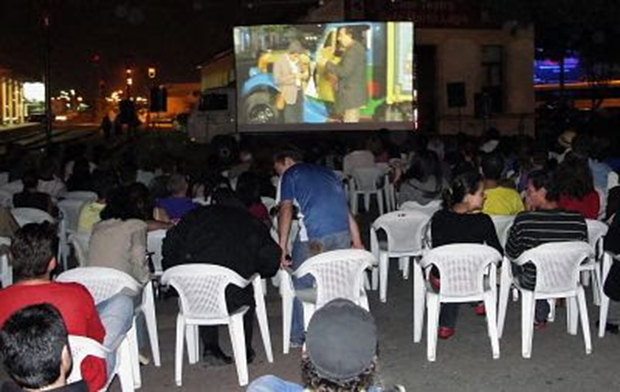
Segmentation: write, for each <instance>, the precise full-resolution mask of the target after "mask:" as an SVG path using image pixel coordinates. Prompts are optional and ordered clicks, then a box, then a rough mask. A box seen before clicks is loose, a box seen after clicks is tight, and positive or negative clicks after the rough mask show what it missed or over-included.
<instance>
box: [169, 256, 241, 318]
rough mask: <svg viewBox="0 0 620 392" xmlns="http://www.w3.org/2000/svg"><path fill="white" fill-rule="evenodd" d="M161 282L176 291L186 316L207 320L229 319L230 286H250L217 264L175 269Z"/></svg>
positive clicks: (179, 266) (186, 266)
mask: <svg viewBox="0 0 620 392" xmlns="http://www.w3.org/2000/svg"><path fill="white" fill-rule="evenodd" d="M161 282H162V284H164V285H170V286H172V287H174V288H175V289H176V291H177V293H178V294H179V298H180V299H181V311H182V313H183V315H185V316H186V317H194V318H207V319H210V318H225V317H228V315H229V313H228V308H227V307H226V296H225V291H226V287H227V286H228V285H229V284H234V285H235V286H238V287H245V286H247V285H248V283H249V282H248V281H247V280H245V279H243V278H242V277H241V276H239V274H237V273H236V272H235V271H233V270H231V269H228V268H226V267H222V266H219V265H213V264H185V265H178V266H176V267H172V268H170V269H167V270H166V271H165V272H164V275H163V276H162V277H161Z"/></svg>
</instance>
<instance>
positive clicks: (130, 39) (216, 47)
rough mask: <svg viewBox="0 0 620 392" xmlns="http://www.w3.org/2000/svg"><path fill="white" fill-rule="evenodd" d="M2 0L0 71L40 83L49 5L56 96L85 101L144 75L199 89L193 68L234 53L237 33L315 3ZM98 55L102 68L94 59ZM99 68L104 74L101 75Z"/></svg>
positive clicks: (293, 14) (287, 16)
mask: <svg viewBox="0 0 620 392" xmlns="http://www.w3.org/2000/svg"><path fill="white" fill-rule="evenodd" d="M249 2H250V1H249V0H148V1H147V0H142V1H139V0H0V67H3V66H4V67H9V68H12V69H13V70H14V71H16V72H19V73H21V74H23V75H25V76H27V77H31V78H34V79H39V80H41V81H42V79H43V77H42V75H43V72H44V62H43V59H44V57H43V54H44V42H45V40H44V35H43V28H42V22H41V21H42V15H43V14H44V13H45V10H46V8H47V7H48V5H50V4H51V8H50V9H51V25H52V30H51V42H52V44H51V46H52V91H53V93H57V92H58V90H60V89H69V88H75V89H77V90H78V91H79V92H80V93H81V94H82V95H84V96H85V97H86V98H92V97H93V96H94V94H96V91H97V89H98V87H97V86H98V80H99V75H101V77H102V78H103V79H104V80H105V81H106V86H107V89H108V90H111V89H119V88H121V87H122V86H123V84H124V76H125V67H126V66H131V67H132V68H133V69H134V72H135V79H136V82H137V83H140V82H141V81H144V80H146V74H147V67H149V66H151V65H152V66H155V67H157V73H158V78H159V81H161V82H165V83H170V82H198V81H199V71H198V70H197V69H196V66H197V65H199V64H201V63H203V62H205V61H206V60H208V59H209V58H210V57H211V56H213V55H214V54H216V53H218V52H220V51H222V50H224V49H227V48H229V47H231V46H232V32H231V31H232V30H231V29H232V26H234V25H238V24H259V23H278V22H284V21H290V20H291V19H293V18H295V17H296V16H297V14H299V13H300V12H303V11H304V10H305V9H308V8H309V7H310V6H311V5H312V4H314V2H313V1H310V0H297V1H295V0H254V1H252V3H253V4H252V6H251V8H250V7H249V6H248V3H249ZM95 55H99V63H98V65H97V63H96V62H94V61H93V57H94V56H95ZM98 68H99V69H98Z"/></svg>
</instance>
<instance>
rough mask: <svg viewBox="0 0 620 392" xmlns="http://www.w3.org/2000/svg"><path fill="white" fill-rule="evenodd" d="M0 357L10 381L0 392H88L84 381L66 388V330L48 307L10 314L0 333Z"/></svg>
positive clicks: (69, 365) (69, 361)
mask: <svg viewBox="0 0 620 392" xmlns="http://www.w3.org/2000/svg"><path fill="white" fill-rule="evenodd" d="M0 354H1V356H2V359H3V361H2V362H3V365H4V369H5V371H6V372H7V373H8V374H9V376H10V377H11V379H12V381H8V382H5V383H4V384H2V386H1V387H0V391H2V392H18V391H58V392H61V391H64V392H88V386H87V385H86V382H84V380H82V381H78V382H75V383H72V384H68V385H67V378H68V377H69V373H70V372H71V368H72V359H71V351H70V349H69V337H68V333H67V327H66V326H65V323H64V321H63V320H62V316H61V314H60V313H59V312H58V309H56V308H55V307H54V306H52V305H50V304H39V305H32V306H27V307H25V308H23V309H22V310H19V311H17V312H15V313H13V315H12V316H11V317H9V319H8V320H6V322H5V323H4V327H3V328H2V331H0Z"/></svg>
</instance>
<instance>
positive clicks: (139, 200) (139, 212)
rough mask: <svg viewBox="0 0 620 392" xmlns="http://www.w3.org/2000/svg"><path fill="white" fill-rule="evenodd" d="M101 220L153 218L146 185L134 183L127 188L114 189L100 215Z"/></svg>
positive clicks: (151, 203)
mask: <svg viewBox="0 0 620 392" xmlns="http://www.w3.org/2000/svg"><path fill="white" fill-rule="evenodd" d="M100 216H101V219H103V220H105V219H121V220H127V219H140V220H144V221H145V220H148V219H151V218H152V216H153V202H152V200H151V198H150V195H149V189H148V188H147V187H146V185H144V184H141V183H139V182H136V183H134V184H131V185H129V186H127V187H120V188H116V189H115V190H114V191H113V192H112V194H111V195H110V197H109V199H108V200H107V204H106V206H105V208H104V209H103V210H102V211H101V213H100Z"/></svg>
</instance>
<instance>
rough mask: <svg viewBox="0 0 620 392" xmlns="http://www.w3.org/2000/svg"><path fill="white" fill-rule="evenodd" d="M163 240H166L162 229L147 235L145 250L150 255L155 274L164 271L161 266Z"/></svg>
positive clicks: (164, 231)
mask: <svg viewBox="0 0 620 392" xmlns="http://www.w3.org/2000/svg"><path fill="white" fill-rule="evenodd" d="M164 238H166V230H164V229H160V230H155V231H150V232H149V233H148V235H147V245H146V249H147V250H148V252H150V253H151V261H153V267H154V268H155V273H157V274H159V273H162V272H163V271H164V269H163V267H162V264H161V259H162V255H161V246H162V244H163V242H164Z"/></svg>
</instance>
